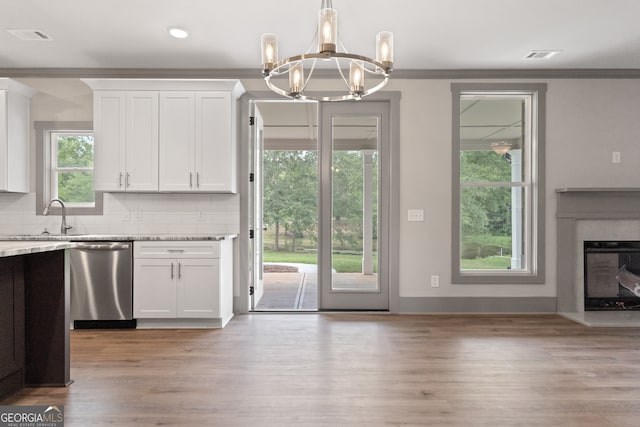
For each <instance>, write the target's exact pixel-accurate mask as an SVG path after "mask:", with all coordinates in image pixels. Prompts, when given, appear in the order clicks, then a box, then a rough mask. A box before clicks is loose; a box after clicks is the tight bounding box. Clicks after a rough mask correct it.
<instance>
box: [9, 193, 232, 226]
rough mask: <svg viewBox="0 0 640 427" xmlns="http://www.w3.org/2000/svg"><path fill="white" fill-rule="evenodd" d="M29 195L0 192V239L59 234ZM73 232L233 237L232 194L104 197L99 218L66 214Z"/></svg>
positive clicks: (56, 223) (52, 219) (56, 221)
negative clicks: (37, 210) (9, 236)
mask: <svg viewBox="0 0 640 427" xmlns="http://www.w3.org/2000/svg"><path fill="white" fill-rule="evenodd" d="M35 202H36V199H35V194H34V193H30V194H14V193H2V194H0V235H1V234H39V233H41V232H42V231H44V230H45V228H46V229H47V230H48V231H49V232H51V233H52V234H57V233H59V232H60V216H59V215H50V216H42V215H36V208H35V205H36V203H35ZM67 223H68V224H69V225H71V226H73V229H72V230H71V232H72V233H74V234H78V233H79V234H170V235H171V234H238V233H239V231H240V196H239V195H238V194H165V193H158V194H137V193H105V194H104V211H103V214H102V215H77V216H75V215H69V216H68V217H67Z"/></svg>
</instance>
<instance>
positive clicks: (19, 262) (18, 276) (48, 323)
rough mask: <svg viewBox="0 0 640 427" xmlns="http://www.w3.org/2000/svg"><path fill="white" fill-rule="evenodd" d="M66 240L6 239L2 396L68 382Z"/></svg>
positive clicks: (0, 282) (0, 268)
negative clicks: (31, 388) (27, 388)
mask: <svg viewBox="0 0 640 427" xmlns="http://www.w3.org/2000/svg"><path fill="white" fill-rule="evenodd" d="M71 247H73V243H70V242H64V241H0V399H3V398H5V397H7V396H9V395H11V394H13V393H16V392H18V391H19V390H21V389H22V388H23V387H25V386H27V387H38V386H66V385H68V384H69V383H70V382H71V380H70V372H69V366H70V360H69V302H70V292H69V289H70V287H69V274H68V272H69V263H68V255H67V249H69V248H71Z"/></svg>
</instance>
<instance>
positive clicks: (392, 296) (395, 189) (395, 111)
mask: <svg viewBox="0 0 640 427" xmlns="http://www.w3.org/2000/svg"><path fill="white" fill-rule="evenodd" d="M400 95H401V92H399V91H384V92H377V93H374V94H372V95H369V96H368V97H367V98H366V99H365V100H362V101H358V102H368V101H377V102H380V101H382V102H389V116H390V117H389V133H390V144H389V145H390V147H389V148H390V149H389V157H390V158H389V169H390V173H389V176H388V179H389V183H388V185H389V211H388V214H389V236H390V237H389V239H388V242H387V250H388V254H389V256H388V258H389V266H388V274H389V279H388V280H389V312H390V313H398V312H399V308H400V282H399V280H400V270H399V261H400V242H399V240H398V239H397V238H394V236H399V235H400V218H401V215H400V182H399V181H400V172H399V171H400V147H399V142H400ZM282 99H283V98H282V97H279V96H278V95H276V94H274V93H273V92H270V91H249V92H246V93H245V94H244V95H243V96H242V97H241V98H240V100H239V101H238V102H239V103H240V108H239V111H240V118H239V120H238V127H239V128H238V135H239V140H238V162H239V167H238V171H239V177H238V188H239V195H240V232H239V234H238V238H237V239H235V245H234V246H235V248H236V250H235V259H236V261H235V262H234V267H235V273H236V275H235V277H236V278H237V279H236V280H234V283H235V284H236V285H235V286H234V305H233V306H234V313H236V314H246V313H249V312H250V310H251V297H250V296H249V287H250V285H251V277H250V271H249V268H250V257H251V256H252V254H251V253H250V250H249V247H250V244H249V243H250V242H249V228H250V222H249V220H250V215H249V209H250V208H251V203H250V199H249V198H250V192H249V191H248V190H249V185H250V183H249V173H250V170H251V169H250V168H251V147H250V146H249V145H250V144H249V143H250V137H251V135H250V132H251V131H250V127H249V117H250V111H249V109H250V102H249V101H251V100H255V101H275V100H280V101H282ZM321 125H322V124H321V123H319V126H321Z"/></svg>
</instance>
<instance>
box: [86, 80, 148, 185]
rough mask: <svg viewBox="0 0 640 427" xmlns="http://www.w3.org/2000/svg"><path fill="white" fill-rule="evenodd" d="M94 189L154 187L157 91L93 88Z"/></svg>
mask: <svg viewBox="0 0 640 427" xmlns="http://www.w3.org/2000/svg"><path fill="white" fill-rule="evenodd" d="M93 101H94V107H93V108H94V110H93V113H94V114H93V115H94V137H95V141H96V142H95V157H94V158H95V166H94V168H95V189H96V191H157V190H158V93H157V92H153V91H96V92H94V95H93Z"/></svg>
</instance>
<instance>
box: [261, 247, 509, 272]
mask: <svg viewBox="0 0 640 427" xmlns="http://www.w3.org/2000/svg"><path fill="white" fill-rule="evenodd" d="M373 258H374V261H373V262H374V265H377V264H378V256H377V255H374V257H373ZM264 262H265V263H269V262H291V263H296V264H317V263H318V258H317V255H316V253H313V252H311V253H304V252H284V251H280V252H274V251H271V250H265V251H264ZM509 265H511V259H510V258H508V257H504V258H503V257H488V258H476V259H461V260H460V268H462V269H463V270H506V269H507V267H509ZM333 268H334V269H335V270H336V271H337V272H338V273H359V272H361V271H362V256H361V255H345V254H333Z"/></svg>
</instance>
